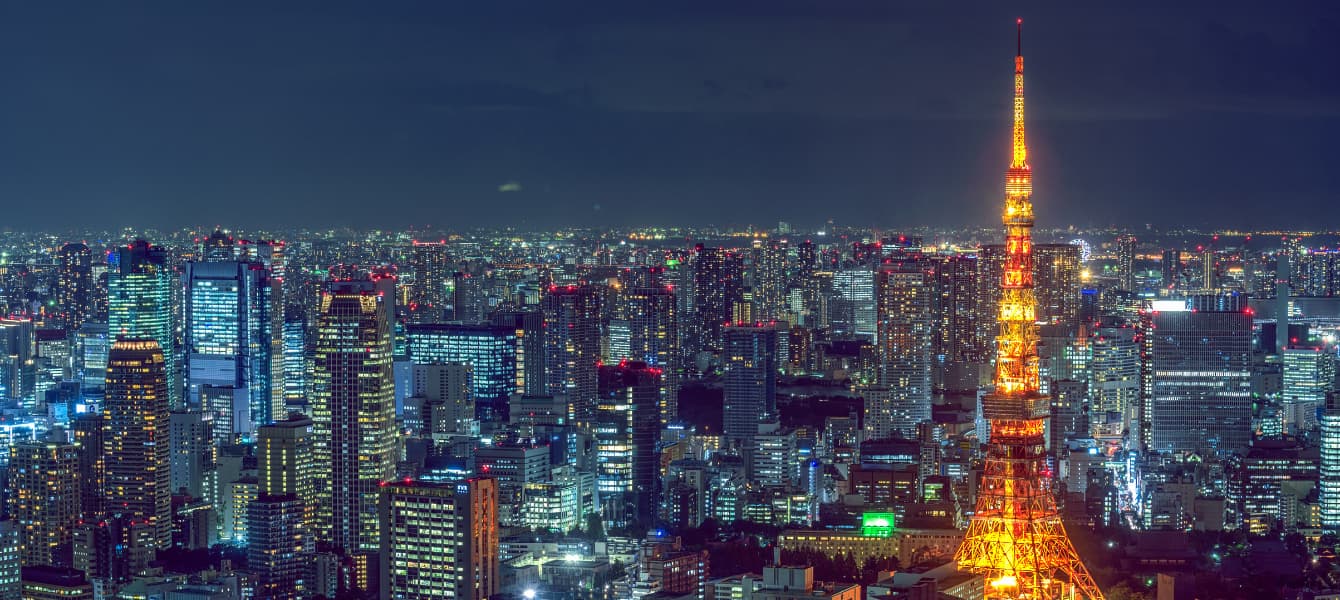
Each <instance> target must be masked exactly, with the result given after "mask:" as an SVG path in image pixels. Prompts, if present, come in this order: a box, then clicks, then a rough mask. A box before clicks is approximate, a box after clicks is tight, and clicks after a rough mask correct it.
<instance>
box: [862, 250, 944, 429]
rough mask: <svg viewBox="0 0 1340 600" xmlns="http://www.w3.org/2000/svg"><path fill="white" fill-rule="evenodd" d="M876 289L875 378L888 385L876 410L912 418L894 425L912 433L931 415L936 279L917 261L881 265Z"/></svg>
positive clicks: (884, 413)
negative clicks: (877, 353) (877, 360)
mask: <svg viewBox="0 0 1340 600" xmlns="http://www.w3.org/2000/svg"><path fill="white" fill-rule="evenodd" d="M875 289H876V306H877V313H878V325H877V328H876V336H875V337H876V346H877V348H878V352H879V361H880V366H879V377H878V383H879V386H880V387H882V388H887V390H888V393H887V395H886V396H885V397H883V398H882V400H883V402H881V403H880V404H881V406H880V408H881V409H882V410H881V411H877V412H876V414H882V415H885V416H893V415H897V416H898V417H900V418H909V419H913V420H911V421H908V422H903V423H899V424H898V426H897V428H899V429H902V430H904V432H905V433H911V432H913V431H915V428H916V425H917V423H919V422H921V421H924V420H929V419H930V418H931V414H930V413H931V344H932V342H933V338H934V332H933V331H934V330H933V327H934V319H935V314H934V302H935V297H934V296H935V281H934V279H933V275H932V274H931V273H928V272H927V271H926V269H925V268H924V267H923V266H922V265H920V264H918V263H916V262H906V263H899V264H893V265H883V266H881V267H880V269H879V272H878V273H877V275H876V284H875ZM909 437H910V436H909Z"/></svg>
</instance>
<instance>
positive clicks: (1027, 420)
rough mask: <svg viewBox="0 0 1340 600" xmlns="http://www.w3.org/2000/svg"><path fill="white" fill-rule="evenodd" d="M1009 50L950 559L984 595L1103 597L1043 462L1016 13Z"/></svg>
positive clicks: (1044, 409)
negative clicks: (1002, 157) (987, 358)
mask: <svg viewBox="0 0 1340 600" xmlns="http://www.w3.org/2000/svg"><path fill="white" fill-rule="evenodd" d="M1017 25H1018V27H1019V51H1018V52H1017V53H1016V55H1015V57H1014V104H1013V113H1014V131H1013V152H1012V156H1011V160H1010V167H1009V168H1008V169H1006V171H1005V211H1004V214H1003V215H1002V216H1001V221H1002V223H1003V224H1004V225H1005V265H1004V272H1003V274H1002V275H1001V282H1000V284H1001V298H1000V314H998V315H997V316H996V321H997V323H999V324H1000V335H998V336H996V373H995V379H994V383H995V389H994V390H993V391H992V392H991V393H990V394H987V395H986V397H985V398H983V400H982V412H983V416H984V417H985V418H986V419H988V420H989V421H990V423H991V432H990V435H991V437H990V440H989V442H988V444H987V450H986V461H985V463H984V465H983V469H982V482H981V485H979V486H978V493H977V507H976V511H975V512H974V514H973V517H972V522H971V523H970V524H969V525H968V532H967V534H965V536H964V538H963V544H962V545H961V546H959V549H958V552H957V553H955V556H954V559H955V560H957V561H958V563H959V568H961V569H964V570H967V571H971V572H973V573H978V574H981V575H982V576H983V577H984V578H985V579H986V582H987V585H986V596H985V597H986V598H990V599H1012V600H1022V599H1029V600H1036V599H1044V598H1057V599H1059V598H1065V599H1084V600H1102V598H1103V594H1102V592H1100V591H1099V590H1098V586H1097V585H1096V584H1094V581H1093V578H1092V577H1091V576H1089V571H1088V569H1086V568H1085V567H1084V564H1083V563H1082V562H1080V559H1079V555H1078V554H1077V553H1076V552H1075V547H1074V545H1073V544H1071V543H1070V538H1069V537H1067V536H1066V532H1065V527H1064V526H1063V525H1062V524H1061V517H1060V514H1059V513H1058V511H1057V509H1056V498H1055V496H1054V495H1053V492H1052V476H1051V471H1050V470H1049V469H1048V468H1047V466H1046V462H1045V450H1044V448H1045V447H1046V446H1045V440H1044V436H1045V435H1046V419H1047V418H1048V416H1049V415H1050V399H1049V398H1048V397H1046V396H1044V395H1042V393H1041V392H1040V391H1039V390H1040V388H1039V386H1038V351H1037V350H1038V348H1037V346H1038V326H1037V317H1036V312H1037V310H1036V306H1037V304H1036V298H1035V297H1034V294H1033V199H1032V197H1033V171H1032V169H1031V168H1030V167H1029V165H1028V146H1027V145H1026V144H1025V142H1024V56H1023V19H1019V21H1018V22H1017Z"/></svg>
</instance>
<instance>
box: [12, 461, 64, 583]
mask: <svg viewBox="0 0 1340 600" xmlns="http://www.w3.org/2000/svg"><path fill="white" fill-rule="evenodd" d="M8 485H9V488H10V490H11V492H10V499H9V500H10V512H11V514H12V515H13V518H14V520H15V521H16V522H17V523H18V526H19V528H18V529H19V553H20V557H21V559H22V561H23V564H24V565H25V566H28V565H64V566H69V565H70V561H71V559H72V555H71V552H72V550H73V547H72V545H71V544H72V542H73V535H74V527H75V524H76V523H78V521H79V503H80V498H79V490H80V485H81V481H80V479H79V457H78V454H77V453H76V452H75V447H74V444H68V443H64V442H58V441H44V440H29V441H26V442H21V443H19V444H16V445H15V446H14V448H13V449H12V450H10V457H9V482H8Z"/></svg>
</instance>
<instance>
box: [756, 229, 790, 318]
mask: <svg viewBox="0 0 1340 600" xmlns="http://www.w3.org/2000/svg"><path fill="white" fill-rule="evenodd" d="M786 251H787V247H786V242H785V241H778V240H767V241H765V240H754V244H753V247H752V248H751V252H750V269H749V274H750V278H749V287H750V290H751V291H752V292H753V301H754V311H753V312H754V318H755V319H756V320H759V321H776V320H780V319H783V318H784V317H785V316H786V304H785V302H786V288H787V283H788V282H787V276H786V275H787V274H786Z"/></svg>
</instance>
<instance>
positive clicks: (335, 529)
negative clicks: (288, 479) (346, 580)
mask: <svg viewBox="0 0 1340 600" xmlns="http://www.w3.org/2000/svg"><path fill="white" fill-rule="evenodd" d="M390 303H391V300H390V299H389V298H386V297H384V293H383V292H382V290H380V289H379V288H378V285H377V284H376V283H375V282H373V281H367V280H363V281H331V282H329V283H328V285H327V287H326V291H325V293H324V294H322V297H321V309H320V316H319V317H318V319H317V329H318V334H317V345H316V358H315V365H316V369H315V377H314V381H313V396H314V406H313V407H312V422H313V424H314V432H315V441H316V444H315V447H314V451H313V456H314V457H315V462H316V464H317V465H319V467H320V468H321V469H322V471H321V472H320V473H319V474H318V476H317V477H316V483H317V486H316V487H317V490H316V493H317V498H318V502H319V504H318V507H319V509H320V511H321V514H320V515H319V517H318V518H320V517H322V516H328V517H329V520H328V521H326V522H320V523H318V527H321V528H324V531H325V532H326V537H327V539H329V540H330V542H331V543H332V544H334V545H335V546H336V547H338V548H341V549H343V550H344V551H345V552H347V553H350V554H360V553H368V552H376V551H377V550H378V549H379V548H380V542H379V540H378V535H379V532H378V524H377V511H376V506H377V501H378V492H379V490H378V484H380V483H381V482H384V481H387V480H389V479H391V478H392V477H393V476H394V475H395V461H396V451H395V450H396V428H395V385H394V381H393V380H392V370H391V358H392V357H391V353H392V344H391V323H390V314H389V312H388V311H389V308H388V306H389V304H390Z"/></svg>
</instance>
